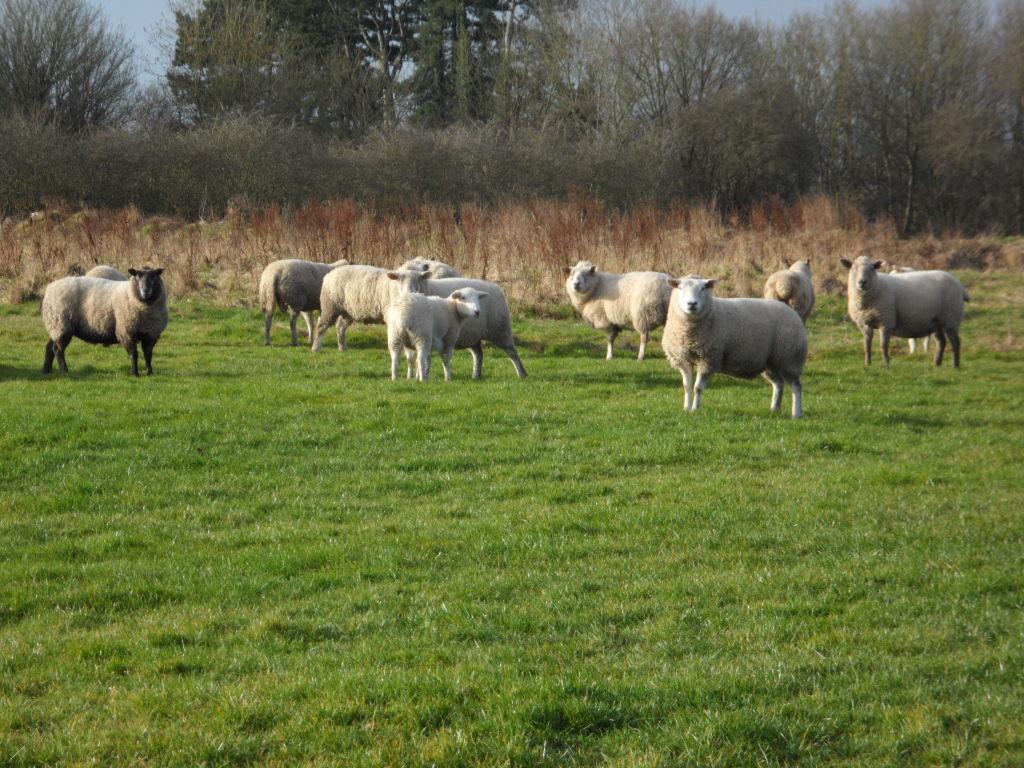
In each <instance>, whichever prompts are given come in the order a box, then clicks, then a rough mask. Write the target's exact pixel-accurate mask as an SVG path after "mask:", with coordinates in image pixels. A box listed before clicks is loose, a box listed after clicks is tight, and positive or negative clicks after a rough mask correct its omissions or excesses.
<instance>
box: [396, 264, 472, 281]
mask: <svg viewBox="0 0 1024 768" xmlns="http://www.w3.org/2000/svg"><path fill="white" fill-rule="evenodd" d="M399 269H415V270H419V271H420V272H426V273H427V278H429V279H430V280H440V279H441V278H443V277H462V275H461V274H459V271H458V270H457V269H455V267H453V266H451V265H450V264H445V263H444V262H443V261H438V260H437V259H409V261H407V262H405V264H403V265H402V266H401V267H399Z"/></svg>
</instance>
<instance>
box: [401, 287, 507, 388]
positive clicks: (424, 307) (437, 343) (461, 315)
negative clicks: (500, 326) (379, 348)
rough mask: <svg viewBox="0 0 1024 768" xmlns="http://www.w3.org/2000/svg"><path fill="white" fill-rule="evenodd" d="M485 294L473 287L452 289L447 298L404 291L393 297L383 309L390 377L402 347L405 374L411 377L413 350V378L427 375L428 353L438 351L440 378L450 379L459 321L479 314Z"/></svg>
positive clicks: (424, 379)
mask: <svg viewBox="0 0 1024 768" xmlns="http://www.w3.org/2000/svg"><path fill="white" fill-rule="evenodd" d="M487 296H488V294H487V293H486V292H483V291H478V290H476V289H474V288H463V289H461V290H458V291H453V292H452V293H451V295H449V296H448V297H447V298H441V297H439V296H424V295H423V294H420V293H407V294H404V295H402V296H399V297H397V298H396V299H395V300H394V302H392V304H391V306H390V307H388V310H387V312H386V313H385V322H386V323H387V326H388V349H389V350H390V351H391V379H392V381H394V380H396V379H397V378H398V368H399V364H400V360H401V355H402V350H403V349H404V350H405V352H406V359H407V361H408V366H409V378H412V361H413V354H415V356H416V361H417V364H416V378H417V379H418V380H419V381H426V380H427V379H428V378H429V377H430V355H431V353H432V352H440V353H441V364H442V365H443V366H444V380H445V381H451V380H452V352H453V351H454V350H455V342H456V340H457V339H458V338H459V331H460V330H461V328H462V325H463V323H465V322H466V321H467V320H468V319H470V318H473V317H480V307H481V303H486V302H484V300H485V299H486V298H487Z"/></svg>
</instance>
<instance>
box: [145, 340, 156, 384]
mask: <svg viewBox="0 0 1024 768" xmlns="http://www.w3.org/2000/svg"><path fill="white" fill-rule="evenodd" d="M155 346H156V342H155V341H151V340H149V339H143V340H142V356H143V357H144V358H145V359H146V375H147V376H152V375H153V347H155Z"/></svg>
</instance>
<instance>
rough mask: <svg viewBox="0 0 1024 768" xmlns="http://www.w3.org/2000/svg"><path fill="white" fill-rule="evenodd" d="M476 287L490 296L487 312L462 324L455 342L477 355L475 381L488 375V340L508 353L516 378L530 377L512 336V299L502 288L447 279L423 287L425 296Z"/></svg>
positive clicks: (474, 368) (458, 347) (428, 283)
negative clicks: (486, 350)
mask: <svg viewBox="0 0 1024 768" xmlns="http://www.w3.org/2000/svg"><path fill="white" fill-rule="evenodd" d="M468 288H473V289H475V290H477V291H483V292H484V293H486V294H488V299H487V301H486V302H485V303H484V307H483V311H482V312H481V314H480V316H479V317H471V318H469V319H468V320H466V322H465V323H463V325H462V331H461V332H460V333H459V338H458V340H457V341H456V342H455V348H456V349H468V350H469V351H470V353H471V354H472V355H473V378H474V379H479V378H482V377H483V375H484V347H483V343H484V342H485V341H487V342H490V343H491V344H493V345H494V346H496V347H498V348H500V349H502V350H504V351H505V354H506V355H508V357H509V359H510V360H511V361H512V365H513V366H514V367H515V369H516V375H517V376H518V377H519V378H521V379H525V378H526V368H525V367H524V366H523V361H522V360H521V359H520V358H519V351H518V350H517V349H516V341H515V337H513V335H512V313H511V312H510V311H509V308H508V300H507V299H506V298H505V292H504V291H503V290H502V289H501V286H499V285H497V284H496V283H491V282H488V281H487V280H473V279H471V278H468V277H446V278H443V279H440V280H428V281H427V282H426V283H425V284H424V286H423V293H425V294H427V295H428V296H439V297H444V296H449V295H450V294H451V292H452V291H458V290H463V289H468Z"/></svg>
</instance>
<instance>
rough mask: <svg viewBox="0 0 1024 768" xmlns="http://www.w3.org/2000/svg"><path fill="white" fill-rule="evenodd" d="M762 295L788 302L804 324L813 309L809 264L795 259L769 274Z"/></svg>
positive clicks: (812, 289)
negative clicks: (786, 267) (791, 263)
mask: <svg viewBox="0 0 1024 768" xmlns="http://www.w3.org/2000/svg"><path fill="white" fill-rule="evenodd" d="M764 297H765V298H766V299H774V300H776V301H781V302H784V303H786V304H789V306H791V307H792V308H793V309H794V310H796V313H797V314H798V315H800V319H801V320H803V321H804V325H806V324H807V318H808V317H809V316H810V314H811V310H813V309H814V280H813V279H812V278H811V265H810V264H809V263H808V262H806V261H797V262H794V263H793V265H792V266H791V267H790V268H789V269H784V270H781V271H780V272H776V273H774V274H773V275H771V276H770V277H769V278H768V280H767V282H765V284H764Z"/></svg>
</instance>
